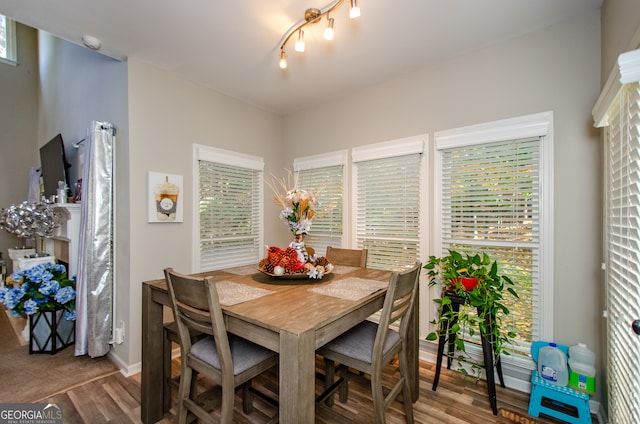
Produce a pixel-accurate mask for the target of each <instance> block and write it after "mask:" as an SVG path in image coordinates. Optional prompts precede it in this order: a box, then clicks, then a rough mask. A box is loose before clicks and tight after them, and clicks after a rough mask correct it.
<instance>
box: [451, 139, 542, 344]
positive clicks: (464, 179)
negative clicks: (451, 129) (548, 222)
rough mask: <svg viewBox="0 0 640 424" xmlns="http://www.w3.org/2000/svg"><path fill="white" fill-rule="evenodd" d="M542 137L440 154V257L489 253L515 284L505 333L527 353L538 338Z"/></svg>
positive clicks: (469, 146) (470, 146)
mask: <svg viewBox="0 0 640 424" xmlns="http://www.w3.org/2000/svg"><path fill="white" fill-rule="evenodd" d="M542 142H543V137H531V138H526V139H519V140H506V141H500V142H494V143H483V144H473V145H467V146H460V147H455V148H450V149H445V150H443V151H442V156H441V158H442V165H441V169H442V171H441V172H442V174H441V184H442V186H441V190H442V198H441V214H442V215H441V216H442V222H441V226H442V253H443V254H445V253H446V252H447V249H454V250H458V251H463V252H469V253H471V252H479V251H484V252H486V253H488V254H489V255H490V256H491V257H492V258H493V259H495V260H497V261H498V264H499V267H500V268H499V269H500V272H501V273H503V274H506V275H508V276H510V277H511V279H512V280H513V281H514V283H516V286H515V290H516V291H517V292H518V294H519V296H520V298H519V299H513V298H512V297H510V298H509V299H508V301H507V302H506V303H507V307H508V308H509V310H510V312H511V314H510V315H509V316H508V317H506V318H503V328H504V329H505V331H506V330H513V331H515V332H517V334H518V337H517V341H519V342H520V343H518V344H517V345H518V346H514V348H515V349H516V350H520V351H521V352H523V353H528V347H529V345H530V343H531V341H532V340H536V339H538V338H539V337H540V331H539V330H540V328H539V326H538V325H537V322H538V317H539V316H540V309H539V307H538V305H539V301H538V299H539V297H540V296H539V295H540V276H539V268H540V250H541V245H540V234H539V228H540V179H541V175H540V149H541V143H542Z"/></svg>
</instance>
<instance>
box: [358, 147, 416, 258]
mask: <svg viewBox="0 0 640 424" xmlns="http://www.w3.org/2000/svg"><path fill="white" fill-rule="evenodd" d="M424 144H425V142H424V139H423V138H421V137H418V138H411V139H402V140H395V141H390V142H386V143H381V144H377V145H372V146H365V147H359V148H355V149H353V153H352V159H353V162H354V187H355V193H354V202H355V203H354V211H355V213H354V215H355V224H354V229H355V242H356V243H355V244H356V246H357V247H358V248H360V249H363V248H364V249H368V256H367V267H370V268H378V269H389V270H399V269H402V268H405V267H408V266H410V265H412V264H413V263H414V261H415V260H418V259H419V258H420V257H421V249H420V246H421V243H420V240H421V236H422V223H423V222H426V221H427V220H426V217H425V208H424V207H423V205H424V202H423V201H422V199H423V192H424V191H425V190H424V189H423V187H424V185H425V184H424V178H423V175H424V169H425V165H424V163H425V160H424V153H423V151H424Z"/></svg>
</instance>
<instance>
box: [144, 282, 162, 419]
mask: <svg viewBox="0 0 640 424" xmlns="http://www.w3.org/2000/svg"><path fill="white" fill-rule="evenodd" d="M151 294H152V293H151V289H150V287H149V286H148V285H147V284H143V285H142V376H141V377H142V381H141V384H140V389H141V394H140V419H141V421H142V422H143V423H144V424H149V423H155V422H157V421H159V420H161V419H162V415H163V412H162V405H163V399H162V396H158V393H162V392H163V390H162V387H163V383H164V381H163V377H164V376H163V374H164V366H163V359H164V358H163V356H164V355H163V351H164V349H163V341H162V336H163V329H162V305H161V304H159V303H156V302H154V301H153V300H152V298H151Z"/></svg>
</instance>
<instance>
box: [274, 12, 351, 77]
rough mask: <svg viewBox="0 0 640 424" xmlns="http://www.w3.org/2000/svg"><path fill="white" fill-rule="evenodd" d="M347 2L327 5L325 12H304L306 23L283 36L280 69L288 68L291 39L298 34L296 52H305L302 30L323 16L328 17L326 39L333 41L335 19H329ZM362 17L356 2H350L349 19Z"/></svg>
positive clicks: (303, 22) (296, 26)
mask: <svg viewBox="0 0 640 424" xmlns="http://www.w3.org/2000/svg"><path fill="white" fill-rule="evenodd" d="M344 2H345V0H337V1H335V2H333V3H330V4H329V5H327V6H326V7H325V8H324V9H323V10H321V9H316V8H309V9H307V10H305V12H304V21H302V22H300V23H297V24H295V25H293V26H292V27H291V28H289V30H288V31H287V32H286V33H285V34H284V35H283V39H284V41H283V42H282V44H281V45H280V68H281V69H286V67H287V53H286V51H285V47H286V45H287V42H288V41H289V39H290V38H291V37H292V36H293V34H295V33H296V32H297V33H298V37H297V39H296V44H295V50H296V51H298V52H304V47H305V46H304V31H303V30H302V29H303V28H304V27H305V26H306V25H308V24H315V23H317V22H320V21H321V20H322V17H323V16H326V17H327V28H326V29H325V31H324V38H325V39H326V40H333V35H334V31H333V23H334V20H333V18H330V17H329V13H331V12H333V11H334V10H335V9H337V8H338V7H339V6H341V5H342V4H343V3H344ZM359 16H360V8H359V7H358V3H357V1H356V0H349V17H350V18H351V19H353V18H357V17H359Z"/></svg>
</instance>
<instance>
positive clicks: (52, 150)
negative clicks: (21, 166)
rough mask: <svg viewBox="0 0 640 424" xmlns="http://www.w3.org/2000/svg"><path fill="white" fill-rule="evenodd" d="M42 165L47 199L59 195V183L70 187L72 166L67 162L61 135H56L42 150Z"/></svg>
mask: <svg viewBox="0 0 640 424" xmlns="http://www.w3.org/2000/svg"><path fill="white" fill-rule="evenodd" d="M40 165H41V167H40V170H41V171H42V183H43V186H44V196H45V197H46V198H47V199H49V198H51V196H53V195H56V194H57V190H58V181H64V182H65V183H66V184H67V187H70V185H69V173H68V172H67V171H68V168H70V167H71V164H70V163H68V162H67V158H66V156H65V153H64V143H63V141H62V135H61V134H58V135H56V136H55V137H53V138H52V139H51V140H49V142H47V144H45V145H44V146H42V147H41V148H40ZM68 194H69V193H68V191H67V195H68Z"/></svg>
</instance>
